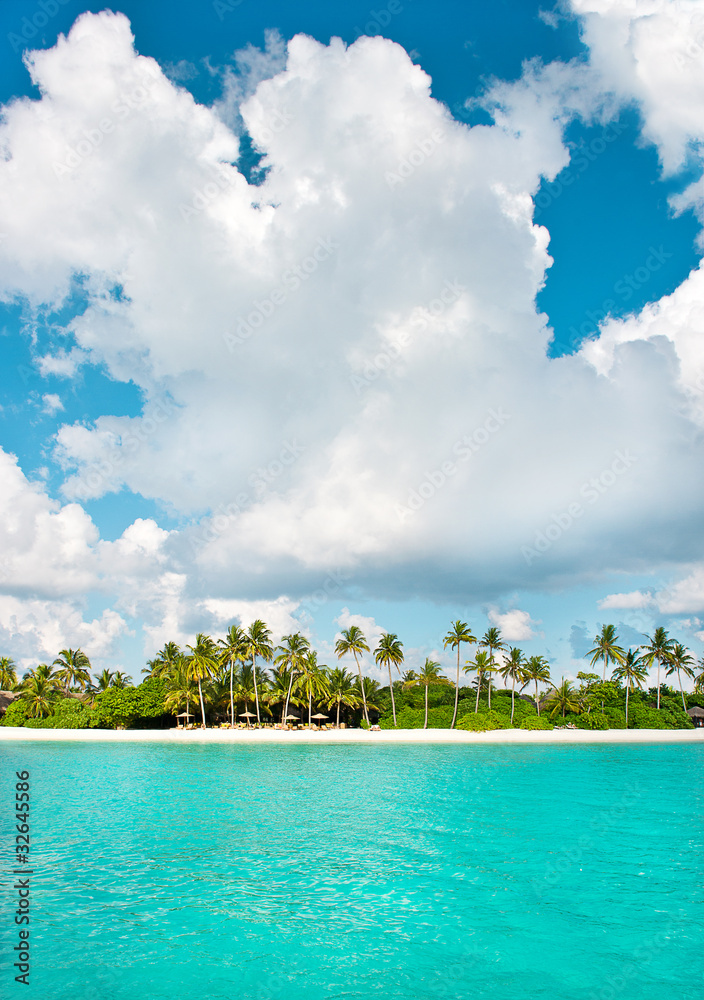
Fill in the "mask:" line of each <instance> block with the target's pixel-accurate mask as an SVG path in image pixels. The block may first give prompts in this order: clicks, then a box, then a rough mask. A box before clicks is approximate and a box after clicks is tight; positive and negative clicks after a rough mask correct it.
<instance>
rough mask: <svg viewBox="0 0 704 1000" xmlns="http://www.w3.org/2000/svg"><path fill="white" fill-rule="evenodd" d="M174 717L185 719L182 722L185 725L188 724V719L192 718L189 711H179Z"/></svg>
mask: <svg viewBox="0 0 704 1000" xmlns="http://www.w3.org/2000/svg"><path fill="white" fill-rule="evenodd" d="M176 718H177V719H185V720H186V721H185V722H184V724H183V725H184V726H187V725H188V720H189V719H192V718H193V716H192V715H191V713H190V712H179V713H178V715H177V716H176Z"/></svg>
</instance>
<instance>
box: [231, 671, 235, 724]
mask: <svg viewBox="0 0 704 1000" xmlns="http://www.w3.org/2000/svg"><path fill="white" fill-rule="evenodd" d="M233 672H234V663H233V659H232V657H230V725H231V726H232V728H233V729H234V728H235V700H234V696H233V693H232V675H233Z"/></svg>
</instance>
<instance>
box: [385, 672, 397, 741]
mask: <svg viewBox="0 0 704 1000" xmlns="http://www.w3.org/2000/svg"><path fill="white" fill-rule="evenodd" d="M387 666H388V668H389V691H390V692H391V711H392V712H393V714H394V729H395V728H396V702H395V701H394V685H393V682H392V680H391V662H390V661H389V663H388V664H387Z"/></svg>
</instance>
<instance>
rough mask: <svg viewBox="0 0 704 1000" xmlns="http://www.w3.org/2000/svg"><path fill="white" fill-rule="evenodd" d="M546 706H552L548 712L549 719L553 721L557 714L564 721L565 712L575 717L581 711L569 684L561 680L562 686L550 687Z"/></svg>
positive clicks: (577, 699)
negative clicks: (560, 714) (550, 691)
mask: <svg viewBox="0 0 704 1000" xmlns="http://www.w3.org/2000/svg"><path fill="white" fill-rule="evenodd" d="M548 704H549V705H552V706H553V709H552V711H551V712H550V718H551V719H553V718H554V717H555V716H556V715H557V713H558V712H562V718H563V719H564V717H565V713H566V712H573V713H574V714H575V715H579V713H580V712H581V711H582V706H581V704H580V701H579V698H578V697H577V692H576V691H575V689H574V687H573V686H572V684H571V683H570V681H566V680H565V678H564V677H563V678H562V684H560V686H559V687H556V686H555V685H554V684H553V686H552V693H551V694H549V695H548Z"/></svg>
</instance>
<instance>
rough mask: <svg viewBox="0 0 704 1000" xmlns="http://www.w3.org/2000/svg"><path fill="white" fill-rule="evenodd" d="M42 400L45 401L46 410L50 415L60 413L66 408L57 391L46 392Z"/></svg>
mask: <svg viewBox="0 0 704 1000" xmlns="http://www.w3.org/2000/svg"><path fill="white" fill-rule="evenodd" d="M42 402H43V403H44V412H45V413H48V414H49V416H50V417H53V416H54V414H55V413H59V412H60V411H61V410H63V408H64V404H63V403H62V402H61V397H60V396H57V394H56V393H55V392H46V393H44V395H43V396H42Z"/></svg>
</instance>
